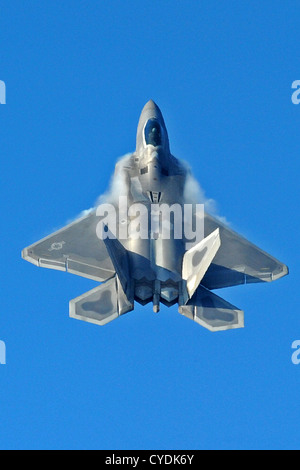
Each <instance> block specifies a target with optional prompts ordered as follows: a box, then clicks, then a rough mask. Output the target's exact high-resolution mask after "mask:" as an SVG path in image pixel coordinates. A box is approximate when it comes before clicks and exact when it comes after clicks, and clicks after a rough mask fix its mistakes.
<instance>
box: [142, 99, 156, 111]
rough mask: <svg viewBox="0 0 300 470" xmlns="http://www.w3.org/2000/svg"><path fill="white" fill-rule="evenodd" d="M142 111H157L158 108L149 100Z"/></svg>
mask: <svg viewBox="0 0 300 470" xmlns="http://www.w3.org/2000/svg"><path fill="white" fill-rule="evenodd" d="M144 109H149V110H150V109H153V110H156V109H158V106H157V104H156V103H154V101H153V100H149V101H148V103H146V104H145V107H144Z"/></svg>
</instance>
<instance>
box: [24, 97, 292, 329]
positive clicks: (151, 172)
mask: <svg viewBox="0 0 300 470" xmlns="http://www.w3.org/2000/svg"><path fill="white" fill-rule="evenodd" d="M188 175H189V170H188V169H187V167H185V166H184V165H183V164H182V163H181V161H179V160H178V159H176V158H175V157H174V156H173V155H172V154H171V152H170V146H169V139H168V133H167V129H166V126H165V122H164V119H163V116H162V113H161V111H160V109H159V107H158V106H157V105H156V104H155V103H154V102H153V101H152V100H151V101H149V102H148V103H147V104H146V105H145V107H144V109H143V111H142V113H141V116H140V120H139V124H138V129H137V138H136V150H135V152H134V153H133V154H130V155H129V156H128V157H127V158H126V159H125V160H122V161H121V162H119V163H118V164H117V165H116V169H115V175H114V178H115V180H120V178H121V181H122V185H121V186H122V194H123V197H124V196H126V198H127V201H128V206H129V207H131V206H132V205H134V204H136V203H139V204H140V205H143V207H145V208H146V211H148V216H147V217H146V219H145V218H144V222H145V224H146V229H145V227H140V231H141V230H142V229H144V236H140V237H136V236H135V237H130V236H129V237H121V236H120V232H121V231H122V230H123V229H124V226H126V227H128V224H130V223H131V224H132V222H134V221H135V218H137V217H138V215H137V214H134V213H131V215H130V214H129V215H128V217H127V218H126V217H125V218H124V217H123V216H122V217H120V207H119V203H118V202H116V200H115V199H114V198H111V200H110V196H109V195H108V196H107V200H106V201H105V203H106V204H109V203H111V204H112V205H113V207H114V209H115V216H116V222H115V225H113V224H112V226H113V227H114V228H115V230H114V229H112V228H111V225H110V224H109V223H108V222H109V221H108V220H107V217H105V214H104V213H101V214H100V215H99V211H98V210H96V209H94V210H92V211H91V212H90V213H88V214H87V215H85V216H84V217H81V218H80V219H78V220H76V221H75V222H73V223H71V224H69V225H67V226H66V227H64V228H63V229H61V230H59V231H57V232H56V233H54V234H52V235H50V236H48V237H47V238H45V239H43V240H41V241H39V242H37V243H35V244H33V245H32V246H30V247H28V248H25V249H24V250H23V252H22V256H23V258H24V259H25V260H27V261H30V262H31V263H33V264H35V265H36V266H40V267H44V268H51V269H56V270H59V271H67V272H69V273H73V274H76V275H78V276H83V277H86V278H90V279H93V280H95V281H98V282H100V283H101V284H100V285H99V286H98V287H96V288H94V289H93V290H91V291H90V292H87V293H85V294H83V295H81V296H80V297H78V298H76V299H74V300H72V301H71V302H70V316H71V317H72V318H76V319H79V320H84V321H87V322H92V323H95V324H98V325H105V324H106V323H108V322H110V321H112V320H114V319H116V318H118V317H119V316H121V315H123V314H125V313H128V312H130V311H132V310H133V309H134V303H135V301H136V302H139V303H140V304H142V305H146V304H148V303H149V302H152V303H153V309H154V312H158V311H159V308H160V303H162V304H164V305H166V306H168V307H171V306H173V305H174V304H176V303H177V304H178V306H179V312H180V313H181V314H182V315H184V316H186V317H188V318H190V319H192V320H194V321H195V322H196V323H198V324H200V325H202V326H203V327H205V328H207V329H208V330H210V331H220V330H228V329H233V328H241V327H244V312H243V311H242V310H240V309H239V308H237V307H235V306H233V305H231V304H230V303H228V302H226V301H225V300H223V299H222V298H220V297H219V296H217V295H216V294H215V293H213V292H212V290H216V289H220V288H224V287H230V286H235V285H240V284H246V283H247V284H248V283H257V282H271V281H274V280H276V279H279V278H281V277H283V276H285V275H286V274H288V268H287V266H285V265H284V264H282V263H281V262H279V261H277V260H276V259H275V258H273V257H272V256H270V255H269V254H267V253H265V252H264V251H262V250H261V249H259V248H257V247H256V246H255V245H253V244H252V243H250V242H249V241H247V240H246V239H245V238H243V237H241V236H240V235H238V234H237V233H235V232H234V231H233V230H231V229H230V228H229V227H228V226H226V224H223V223H221V222H220V221H219V219H218V218H214V217H212V216H211V215H210V214H208V213H206V212H205V211H203V213H202V222H203V225H204V227H203V236H202V237H201V240H200V241H199V240H197V239H196V240H195V241H194V244H193V243H191V240H188V239H187V237H186V234H185V232H184V233H183V234H182V236H175V228H176V227H174V226H175V223H174V219H172V220H173V221H171V222H170V223H169V228H170V232H169V233H170V236H169V237H163V236H162V230H161V225H162V224H163V222H164V220H159V223H158V228H157V227H156V228H154V229H153V227H152V226H151V224H148V222H149V219H150V209H151V207H152V206H153V205H154V206H156V207H159V206H160V205H162V204H164V205H167V206H169V207H170V206H172V205H174V204H177V205H179V206H180V207H182V208H183V206H184V204H185V203H186V202H187V200H186V195H185V193H186V186H187V184H188ZM105 207H106V206H105ZM100 212H101V211H100ZM192 217H193V218H194V220H193V221H192V224H191V225H192V226H195V222H197V221H198V218H200V219H201V214H198V212H197V211H196V210H194V211H193V212H192ZM158 219H161V216H158ZM101 221H103V224H102V236H101V233H100V232H101ZM178 223H179V225H180V223H182V224H183V225H184V224H185V219H182V222H178ZM99 227H100V228H99ZM181 228H182V227H181ZM113 232H115V233H113ZM145 232H146V233H145ZM179 232H180V230H179ZM105 234H106V236H105ZM187 247H188V248H187Z"/></svg>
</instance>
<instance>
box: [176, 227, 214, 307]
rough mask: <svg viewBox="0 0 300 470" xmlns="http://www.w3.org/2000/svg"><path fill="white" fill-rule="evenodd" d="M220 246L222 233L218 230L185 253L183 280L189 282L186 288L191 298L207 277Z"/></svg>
mask: <svg viewBox="0 0 300 470" xmlns="http://www.w3.org/2000/svg"><path fill="white" fill-rule="evenodd" d="M220 246H221V239H220V232H219V229H217V230H215V231H214V232H213V233H211V234H210V235H209V236H208V237H206V238H204V240H201V242H200V243H198V244H197V245H196V246H194V247H193V248H191V249H190V250H189V251H187V252H186V253H185V255H184V257H183V265H182V278H183V279H184V280H186V281H187V283H186V287H187V291H188V294H189V297H190V298H191V297H192V296H193V294H194V292H195V290H196V289H197V287H198V286H199V284H200V282H201V281H202V279H203V277H204V276H205V273H206V271H207V270H208V268H209V266H210V265H211V262H212V260H213V259H214V257H215V256H216V254H217V252H218V250H219V248H220Z"/></svg>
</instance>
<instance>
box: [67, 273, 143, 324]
mask: <svg viewBox="0 0 300 470" xmlns="http://www.w3.org/2000/svg"><path fill="white" fill-rule="evenodd" d="M133 308H134V304H133V302H131V301H130V300H129V299H128V298H127V297H126V295H125V294H124V291H123V288H122V285H121V283H120V281H119V279H118V277H117V276H115V277H113V278H112V279H110V280H109V281H106V282H105V283H103V284H101V285H100V286H98V287H96V288H95V289H93V290H91V291H89V292H86V293H85V294H83V295H81V296H80V297H77V298H76V299H74V300H71V302H70V317H71V318H76V319H77V320H83V321H86V322H90V323H95V324H96V325H106V323H109V322H111V321H112V320H115V319H116V318H118V317H119V316H120V315H123V314H124V313H127V312H130V311H131V310H133Z"/></svg>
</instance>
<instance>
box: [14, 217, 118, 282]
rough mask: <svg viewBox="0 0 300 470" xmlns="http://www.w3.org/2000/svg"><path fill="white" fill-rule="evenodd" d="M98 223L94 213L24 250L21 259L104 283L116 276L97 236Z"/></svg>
mask: <svg viewBox="0 0 300 470" xmlns="http://www.w3.org/2000/svg"><path fill="white" fill-rule="evenodd" d="M99 221H100V219H99V217H97V216H96V211H93V212H91V213H89V214H88V215H86V216H85V217H82V218H80V219H78V220H76V221H75V222H73V223H71V224H69V225H67V226H66V227H64V228H62V229H61V230H58V231H57V232H55V233H53V234H52V235H49V236H48V237H46V238H44V239H43V240H40V241H39V242H37V243H34V244H33V245H31V246H29V247H28V248H25V249H24V250H23V251H22V257H23V258H24V259H25V260H26V261H29V262H30V263H33V264H35V265H36V266H40V267H43V268H50V269H56V270H59V271H68V272H70V273H73V274H77V275H78V276H82V277H87V278H89V279H93V280H95V281H99V282H103V281H106V280H107V279H110V278H111V277H113V276H114V275H115V269H114V266H113V263H112V261H111V259H110V257H109V254H108V252H107V249H106V246H105V243H104V241H103V240H100V239H99V238H98V236H97V233H96V228H97V224H98V223H99Z"/></svg>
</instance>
